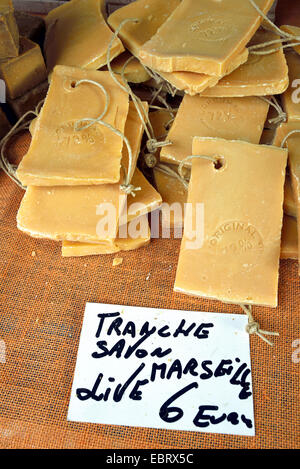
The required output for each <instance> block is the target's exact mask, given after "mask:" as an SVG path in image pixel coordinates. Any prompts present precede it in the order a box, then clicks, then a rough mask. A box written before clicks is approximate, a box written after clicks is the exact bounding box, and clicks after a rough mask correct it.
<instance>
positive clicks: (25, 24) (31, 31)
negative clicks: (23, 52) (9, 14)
mask: <svg viewBox="0 0 300 469" xmlns="http://www.w3.org/2000/svg"><path fill="white" fill-rule="evenodd" d="M15 19H16V22H17V26H18V30H19V34H20V36H24V37H27V39H31V41H33V42H37V43H38V44H42V42H43V40H44V36H45V21H44V20H43V18H42V17H41V16H37V15H30V14H28V13H25V12H23V11H15Z"/></svg>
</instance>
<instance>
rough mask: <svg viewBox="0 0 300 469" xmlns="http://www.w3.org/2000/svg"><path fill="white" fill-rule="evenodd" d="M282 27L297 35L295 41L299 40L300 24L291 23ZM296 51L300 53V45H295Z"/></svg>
mask: <svg viewBox="0 0 300 469" xmlns="http://www.w3.org/2000/svg"><path fill="white" fill-rule="evenodd" d="M281 29H282V30H283V31H285V32H286V33H289V34H292V35H293V36H296V38H295V41H293V42H295V43H297V42H299V37H300V27H299V26H290V25H283V26H281ZM294 49H295V51H296V52H297V53H298V54H300V45H297V46H294Z"/></svg>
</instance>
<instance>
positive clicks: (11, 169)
mask: <svg viewBox="0 0 300 469" xmlns="http://www.w3.org/2000/svg"><path fill="white" fill-rule="evenodd" d="M44 101H45V100H44V99H43V100H42V101H40V102H39V103H38V104H37V106H36V107H35V109H34V110H31V111H27V112H25V114H23V116H22V117H20V119H19V120H18V121H17V122H16V123H15V125H14V126H13V127H12V128H11V129H10V131H9V132H8V133H7V134H6V135H5V136H4V137H3V138H2V140H1V141H0V166H1V168H2V169H3V171H4V172H5V174H7V176H8V177H9V178H10V179H11V180H12V181H14V182H15V183H16V184H17V185H18V186H19V187H21V189H24V190H25V189H26V187H25V186H23V184H22V183H21V182H20V181H19V179H18V178H17V176H16V170H17V166H16V165H13V164H11V163H10V162H9V161H8V158H7V156H6V155H5V150H6V147H7V144H8V142H9V140H10V139H11V137H13V136H14V135H17V134H18V133H19V132H22V131H23V130H28V129H29V125H30V123H31V122H32V120H33V119H34V118H36V117H38V115H39V113H40V110H41V107H42V105H43V104H44ZM30 115H34V118H32V119H30V120H26V121H25V119H26V118H27V117H28V116H30ZM24 121H25V122H24Z"/></svg>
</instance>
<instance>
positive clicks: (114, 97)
mask: <svg viewBox="0 0 300 469" xmlns="http://www.w3.org/2000/svg"><path fill="white" fill-rule="evenodd" d="M79 80H92V81H95V82H97V83H99V84H101V85H102V86H103V87H104V88H105V90H106V92H107V93H108V96H109V106H108V109H107V112H106V114H105V116H104V117H103V121H104V122H106V123H107V124H110V125H112V126H113V127H115V128H116V129H117V130H119V131H120V132H122V133H124V129H125V123H126V119H127V114H128V107H129V98H128V94H127V93H126V92H125V91H123V90H122V89H120V87H119V86H118V85H117V84H116V83H115V82H114V80H113V79H112V78H111V76H110V74H109V72H98V71H93V70H83V69H79V68H74V67H64V66H62V65H60V66H57V67H56V68H55V69H54V71H53V74H52V79H51V83H50V87H49V91H48V94H47V98H46V101H45V104H44V106H43V108H42V110H41V112H40V115H39V119H38V123H37V125H36V129H35V132H34V136H33V138H32V142H31V145H30V148H29V150H28V153H27V154H26V155H25V157H24V158H23V160H22V162H21V164H20V165H19V168H18V170H17V175H18V178H19V179H20V181H21V182H22V183H23V184H24V185H26V186H28V185H41V186H53V185H68V184H69V185H75V184H78V185H79V184H80V185H82V184H86V185H90V184H105V183H116V182H118V181H119V180H120V163H121V153H122V147H123V139H122V138H121V137H120V136H119V135H116V134H115V133H114V132H113V131H112V130H111V129H108V128H106V127H104V126H103V125H101V124H100V123H94V124H92V125H91V126H90V127H89V128H86V129H82V130H80V128H81V127H84V124H85V123H83V124H80V126H81V127H80V128H79V130H75V124H76V122H77V121H78V120H81V119H89V118H90V119H96V118H98V117H99V116H100V115H101V113H102V112H103V111H104V107H105V95H104V93H103V91H102V90H101V89H99V87H98V86H96V85H95V84H93V83H81V84H79V85H78V86H76V83H77V82H78V81H79Z"/></svg>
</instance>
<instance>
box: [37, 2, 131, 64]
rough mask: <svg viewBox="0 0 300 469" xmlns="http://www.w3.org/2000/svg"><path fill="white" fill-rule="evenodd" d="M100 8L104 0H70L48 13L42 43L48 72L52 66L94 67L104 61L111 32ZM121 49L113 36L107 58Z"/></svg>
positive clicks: (102, 8) (119, 43) (104, 62)
mask: <svg viewBox="0 0 300 469" xmlns="http://www.w3.org/2000/svg"><path fill="white" fill-rule="evenodd" d="M104 8H105V2H104V0H72V1H70V2H66V3H65V4H64V5H61V6H59V7H58V8H55V9H54V10H52V11H50V13H48V15H47V17H46V19H45V21H46V28H47V31H46V39H45V45H44V50H45V55H46V62H47V68H48V72H51V71H52V69H53V68H54V67H55V65H71V66H74V67H82V68H88V69H93V70H97V69H98V68H101V67H103V65H105V64H106V55H107V49H108V46H109V43H110V41H111V39H112V34H113V33H112V31H111V30H110V28H109V27H108V26H107V24H106V21H105V18H104V16H103V11H104ZM123 51H124V47H123V45H122V43H121V41H120V40H119V39H118V38H115V39H114V42H113V45H112V48H111V59H114V58H115V57H117V56H118V55H119V54H120V53H121V52H123Z"/></svg>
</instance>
